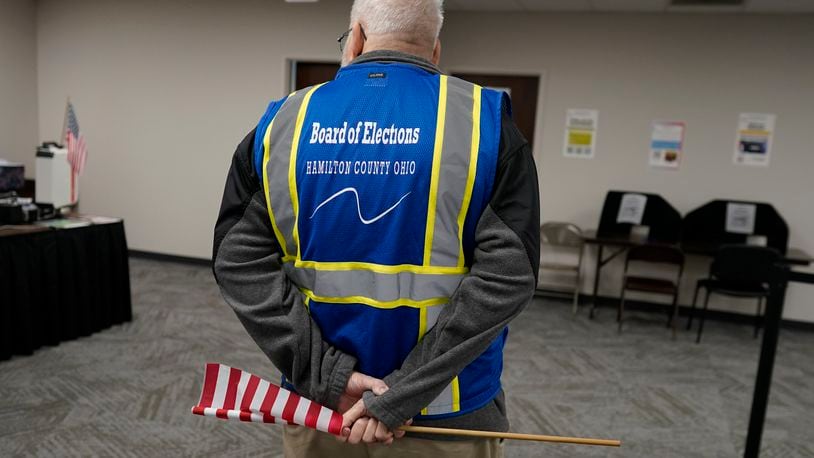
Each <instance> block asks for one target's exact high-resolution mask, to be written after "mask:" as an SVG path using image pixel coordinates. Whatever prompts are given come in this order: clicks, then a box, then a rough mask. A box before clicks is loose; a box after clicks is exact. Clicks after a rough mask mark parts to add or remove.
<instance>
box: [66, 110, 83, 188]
mask: <svg viewBox="0 0 814 458" xmlns="http://www.w3.org/2000/svg"><path fill="white" fill-rule="evenodd" d="M65 146H66V147H67V149H68V162H69V163H70V164H71V170H72V171H73V173H74V174H76V175H82V170H84V169H85V161H87V158H88V147H87V145H85V137H84V136H82V133H81V132H79V121H78V120H77V119H76V112H75V111H74V108H73V104H72V103H71V102H70V101H68V106H67V107H66V108H65Z"/></svg>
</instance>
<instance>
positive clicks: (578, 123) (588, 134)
mask: <svg viewBox="0 0 814 458" xmlns="http://www.w3.org/2000/svg"><path fill="white" fill-rule="evenodd" d="M598 123H599V111H598V110H586V109H569V110H567V111H566V115H565V140H564V141H563V147H562V154H563V156H565V157H579V158H584V159H591V158H593V157H594V152H595V150H596V134H597V128H598Z"/></svg>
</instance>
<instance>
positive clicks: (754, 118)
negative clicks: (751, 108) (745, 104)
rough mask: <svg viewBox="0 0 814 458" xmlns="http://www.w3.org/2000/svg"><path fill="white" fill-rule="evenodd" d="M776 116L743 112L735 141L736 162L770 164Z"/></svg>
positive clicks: (739, 119)
mask: <svg viewBox="0 0 814 458" xmlns="http://www.w3.org/2000/svg"><path fill="white" fill-rule="evenodd" d="M775 118H776V116H775V115H773V114H765V113H741V114H740V117H739V118H738V135H737V139H736V141H735V158H734V161H735V164H743V165H762V166H768V165H769V156H770V155H771V152H772V137H773V136H774V122H775Z"/></svg>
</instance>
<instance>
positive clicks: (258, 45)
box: [38, 0, 347, 258]
mask: <svg viewBox="0 0 814 458" xmlns="http://www.w3.org/2000/svg"><path fill="white" fill-rule="evenodd" d="M346 27H347V12H346V10H345V8H343V7H341V5H338V4H337V2H324V3H322V4H320V6H311V5H292V6H287V5H284V4H283V3H282V1H266V0H256V1H235V2H224V1H216V0H206V1H199V0H195V1H193V0H183V1H181V0H177V1H163V0H145V1H123V0H114V1H111V0H84V1H80V0H76V1H70V2H65V1H61V0H50V1H49V0H44V1H41V2H40V3H39V11H38V37H39V90H40V92H39V95H40V132H41V133H42V135H43V136H50V135H54V134H56V133H58V132H59V130H60V128H61V123H62V110H63V109H64V108H63V107H64V104H65V98H66V97H67V96H70V97H71V100H72V101H73V103H74V105H75V107H76V110H77V116H78V118H79V123H80V125H81V128H82V132H83V133H84V135H85V137H86V140H87V145H88V163H87V168H86V172H85V173H86V174H85V176H83V177H82V181H81V185H82V191H81V203H80V205H81V209H82V211H83V212H86V213H97V214H107V215H118V216H122V217H124V218H125V220H126V227H127V236H128V242H129V244H130V247H131V248H133V249H138V250H149V251H156V252H161V253H170V254H176V255H183V256H194V257H202V258H208V257H209V256H210V253H211V243H212V242H211V240H212V227H213V225H214V222H215V217H216V216H217V211H218V207H219V205H220V195H221V192H222V190H223V184H224V181H225V177H226V172H227V170H228V167H229V162H230V159H231V155H232V153H233V152H234V148H235V146H236V145H237V143H238V142H239V141H240V140H241V139H242V138H243V137H244V136H245V135H246V133H248V132H249V131H250V130H251V129H252V128H253V126H254V125H255V124H256V123H257V121H258V120H259V119H260V116H261V115H262V114H263V111H264V110H265V107H266V105H267V103H268V101H270V100H271V99H275V98H279V97H281V96H282V95H284V94H285V93H286V92H285V91H284V88H285V81H284V79H285V75H286V68H285V65H284V64H285V59H286V58H287V57H296V56H305V57H310V58H322V59H326V58H333V57H334V56H335V54H336V53H338V52H339V51H338V48H337V45H336V37H337V36H338V35H339V34H341V33H342V32H343V31H344V30H345V28H346Z"/></svg>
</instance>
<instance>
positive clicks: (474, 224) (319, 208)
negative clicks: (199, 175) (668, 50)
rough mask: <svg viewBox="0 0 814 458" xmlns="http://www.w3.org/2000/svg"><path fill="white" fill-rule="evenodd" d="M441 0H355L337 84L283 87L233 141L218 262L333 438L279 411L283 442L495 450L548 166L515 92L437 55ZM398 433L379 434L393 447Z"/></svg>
mask: <svg viewBox="0 0 814 458" xmlns="http://www.w3.org/2000/svg"><path fill="white" fill-rule="evenodd" d="M442 22H443V10H442V5H441V1H440V0H356V1H355V2H354V3H353V7H352V10H351V24H350V29H349V30H348V31H347V32H346V33H345V34H343V35H342V37H341V38H340V40H339V41H340V49H341V50H342V69H341V70H340V71H339V73H338V74H337V76H336V78H335V79H334V80H333V81H330V82H327V83H324V84H321V85H317V86H313V87H310V88H305V89H302V90H299V91H297V92H295V93H293V94H291V95H289V96H288V97H286V98H284V99H282V100H279V101H274V102H272V103H271V104H270V105H269V107H268V109H267V110H266V113H265V114H264V115H263V117H262V118H261V120H260V123H259V124H258V126H257V128H256V129H255V130H253V131H252V132H251V133H249V135H248V136H247V137H246V138H245V139H244V140H243V142H241V144H240V145H239V146H238V148H237V151H236V152H235V155H234V158H233V162H232V167H231V170H230V172H229V175H228V177H227V182H226V188H225V190H224V195H223V202H222V205H221V210H220V214H219V216H218V221H217V224H216V227H215V241H214V255H213V259H214V273H215V277H216V279H217V281H218V284H219V286H220V288H221V291H222V293H223V296H224V298H225V299H226V301H227V302H228V303H229V304H230V305H231V306H232V308H233V309H234V311H235V313H236V314H237V316H238V318H239V319H240V321H241V322H242V323H243V325H244V327H245V328H246V330H247V331H248V333H249V334H250V335H251V336H252V338H253V339H254V340H255V341H256V342H257V344H258V345H259V346H260V348H261V349H262V350H263V351H264V352H265V353H266V355H267V356H268V357H269V359H270V360H271V361H272V362H273V363H274V365H275V366H276V367H277V368H278V369H280V371H281V372H282V373H283V376H284V383H285V384H286V386H288V387H289V388H291V389H293V390H296V391H297V392H299V393H300V394H302V395H303V396H306V397H308V398H311V399H313V400H315V401H317V402H319V403H322V404H324V405H327V406H329V407H332V408H335V409H337V410H338V411H340V412H341V413H343V416H344V425H343V433H342V437H341V438H340V441H336V440H334V439H332V438H330V437H329V436H327V435H325V434H324V433H319V432H316V431H313V430H308V429H306V428H303V427H296V426H287V427H286V429H285V432H284V448H285V454H286V456H307V457H319V456H326V457H327V456H330V457H333V456H379V455H382V456H483V457H491V456H502V453H503V452H502V445H501V443H500V442H499V441H497V440H494V439H480V440H472V439H467V438H451V439H452V440H450V438H449V437H445V436H434V437H433V436H428V435H423V436H422V435H407V436H404V433H403V432H402V431H399V430H398V427H399V426H401V425H402V424H404V423H408V422H413V424H416V425H425V426H439V427H450V428H466V429H478V430H494V431H506V430H508V426H509V424H508V419H507V417H506V408H505V397H504V393H503V391H502V389H501V385H500V374H501V371H502V368H503V345H504V343H505V340H506V335H507V324H508V323H509V322H510V321H511V320H512V319H513V318H514V317H515V316H517V315H518V314H519V313H520V311H521V310H522V309H523V307H524V306H525V305H526V304H527V303H528V302H529V301H530V300H531V297H532V295H533V291H534V285H535V284H536V275H537V267H538V262H539V202H538V200H539V196H538V188H537V176H536V169H535V165H534V161H533V159H532V155H531V151H530V149H529V146H528V144H527V142H526V140H525V139H524V138H523V136H522V135H521V134H520V132H519V131H518V129H517V127H516V126H515V124H514V123H513V122H512V120H511V113H510V105H509V101H508V96H506V94H505V93H503V92H499V91H494V90H490V89H487V88H482V87H480V86H477V85H475V84H472V83H468V82H466V81H463V80H460V79H457V78H453V77H449V76H447V75H444V74H443V73H442V72H441V70H439V68H438V66H437V65H438V62H439V60H440V55H441V45H440V41H439V40H438V35H439V32H440V30H441V25H442ZM383 445H386V446H383Z"/></svg>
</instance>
